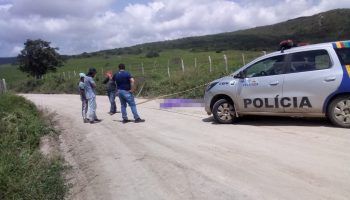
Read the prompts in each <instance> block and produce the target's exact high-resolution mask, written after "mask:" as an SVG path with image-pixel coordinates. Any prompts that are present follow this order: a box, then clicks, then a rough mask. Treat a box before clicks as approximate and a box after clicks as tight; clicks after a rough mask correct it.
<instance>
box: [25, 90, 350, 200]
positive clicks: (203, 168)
mask: <svg viewBox="0 0 350 200" xmlns="http://www.w3.org/2000/svg"><path fill="white" fill-rule="evenodd" d="M23 96H25V97H26V98H28V99H29V100H31V101H33V102H34V103H35V104H36V105H38V106H40V107H43V108H48V109H49V110H51V111H54V112H56V113H57V120H58V121H59V126H60V127H61V128H62V130H63V131H62V134H61V136H60V148H61V151H62V154H63V156H64V158H65V159H66V161H67V162H68V163H69V164H70V165H71V166H72V170H70V172H69V173H68V175H67V177H68V178H69V182H70V183H72V188H71V190H70V193H71V194H70V196H69V197H68V198H69V199H81V200H89V199H92V200H95V199H99V200H114V199H121V200H124V199H125V200H136V199H137V200H138V199H142V200H145V199H147V200H157V199H170V200H172V199H179V200H185V199H199V200H205V199H208V200H213V199H230V200H232V199H238V200H241V199H257V200H263V199H266V200H274V199H276V200H277V199H279V200H280V199H281V200H289V199H290V200H296V199H298V200H300V199H305V200H322V199H329V200H338V199H339V200H340V199H344V200H349V199H350V130H349V129H341V128H335V127H332V126H331V124H330V123H329V122H328V121H327V120H325V119H299V118H280V117H247V118H244V119H242V120H241V121H240V122H239V123H238V124H236V125H217V124H215V123H214V122H213V119H212V118H211V117H208V116H207V115H206V114H205V112H204V109H203V108H177V109H167V110H161V109H159V103H160V102H159V101H153V102H149V103H146V104H142V105H140V106H139V107H138V110H139V113H140V115H141V117H142V118H145V119H146V123H140V124H135V123H128V124H122V123H121V114H120V113H119V114H116V115H114V116H109V115H108V114H107V112H108V109H109V102H108V100H107V97H105V96H99V97H98V98H97V103H98V107H97V115H98V117H99V118H101V119H103V121H102V122H101V123H98V124H84V123H83V121H82V118H81V115H80V109H81V102H80V99H79V96H76V95H39V94H25V95H23ZM138 102H142V100H141V99H139V100H138ZM117 105H118V109H119V108H120V106H119V101H117ZM128 111H129V110H128ZM129 117H131V115H130V116H129Z"/></svg>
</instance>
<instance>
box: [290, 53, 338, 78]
mask: <svg viewBox="0 0 350 200" xmlns="http://www.w3.org/2000/svg"><path fill="white" fill-rule="evenodd" d="M291 56H292V59H291V63H290V71H289V72H290V73H297V72H306V71H314V70H322V69H328V68H330V67H331V65H332V62H331V59H330V57H329V55H328V52H327V51H326V50H313V51H305V52H298V53H293V54H291Z"/></svg>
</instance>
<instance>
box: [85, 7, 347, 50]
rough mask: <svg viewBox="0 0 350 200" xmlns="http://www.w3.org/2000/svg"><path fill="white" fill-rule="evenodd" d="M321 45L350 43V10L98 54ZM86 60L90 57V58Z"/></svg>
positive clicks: (268, 48)
mask: <svg viewBox="0 0 350 200" xmlns="http://www.w3.org/2000/svg"><path fill="white" fill-rule="evenodd" d="M285 39H293V40H294V41H295V42H309V43H320V42H330V41H336V40H348V39H350V9H336V10H331V11H328V12H324V13H320V14H316V15H313V16H310V17H300V18H296V19H292V20H288V21H285V22H282V23H278V24H274V25H269V26H262V27H256V28H252V29H247V30H241V31H235V32H229V33H221V34H215V35H207V36H200V37H189V38H183V39H178V40H171V41H163V42H154V43H147V44H141V45H136V46H133V47H127V48H119V49H112V50H105V51H101V52H95V53H92V54H90V55H96V54H141V53H147V52H149V51H162V50H164V49H189V50H192V51H209V50H211V51H212V50H215V51H222V50H230V49H234V50H274V49H277V48H278V44H279V42H280V41H282V40H285ZM82 56H89V54H86V53H85V55H83V54H82Z"/></svg>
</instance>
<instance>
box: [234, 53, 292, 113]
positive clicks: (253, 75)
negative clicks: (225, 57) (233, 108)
mask: <svg viewBox="0 0 350 200" xmlns="http://www.w3.org/2000/svg"><path fill="white" fill-rule="evenodd" d="M242 72H243V73H241V74H243V76H244V77H243V78H242V79H240V80H239V81H238V84H237V92H236V94H237V96H236V101H235V102H238V103H237V104H238V109H237V110H238V111H239V112H241V113H244V112H247V113H254V112H283V111H284V110H283V108H281V107H280V106H279V105H278V104H276V102H277V101H276V99H278V98H279V97H281V96H282V88H283V79H284V77H283V74H284V72H285V56H284V55H278V56H274V57H270V58H267V59H264V60H261V61H258V62H256V63H254V64H252V65H251V66H249V67H247V68H245V69H244V70H243V71H242ZM277 103H278V102H277Z"/></svg>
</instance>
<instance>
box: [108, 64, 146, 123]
mask: <svg viewBox="0 0 350 200" xmlns="http://www.w3.org/2000/svg"><path fill="white" fill-rule="evenodd" d="M113 80H114V81H115V82H116V83H117V88H118V93H119V99H120V104H121V111H122V117H123V123H128V122H130V121H129V119H128V116H127V112H126V107H127V104H129V106H130V108H131V112H132V114H133V115H134V119H135V123H140V122H145V120H144V119H141V118H140V116H139V114H138V113H137V109H136V103H135V98H134V95H133V92H134V91H135V80H134V78H133V77H132V76H131V74H130V73H129V72H127V71H125V65H124V64H120V65H119V72H117V73H116V74H114V76H113Z"/></svg>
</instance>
